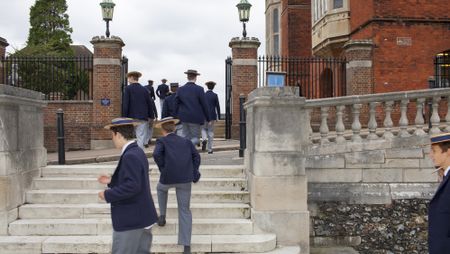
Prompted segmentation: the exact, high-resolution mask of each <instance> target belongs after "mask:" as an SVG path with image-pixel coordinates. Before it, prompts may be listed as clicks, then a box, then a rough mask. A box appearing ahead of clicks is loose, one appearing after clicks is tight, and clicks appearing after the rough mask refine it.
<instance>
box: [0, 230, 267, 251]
mask: <svg viewBox="0 0 450 254" xmlns="http://www.w3.org/2000/svg"><path fill="white" fill-rule="evenodd" d="M111 241H112V237H111V236H50V237H40V236H0V253H2V254H13V253H14V254H41V253H55V254H56V253H73V254H78V253H110V251H111ZM275 247H276V236H275V235H274V234H258V235H213V236H210V235H193V236H192V244H191V250H192V252H193V253H210V252H216V253H217V252H219V253H221V252H234V253H249V252H250V253H264V252H268V251H272V250H274V249H275ZM182 250H183V247H182V246H179V245H177V236H175V235H168V236H162V235H160V236H158V235H157V236H154V238H153V244H152V249H151V251H152V253H180V252H182Z"/></svg>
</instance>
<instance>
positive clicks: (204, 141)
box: [202, 140, 206, 151]
mask: <svg viewBox="0 0 450 254" xmlns="http://www.w3.org/2000/svg"><path fill="white" fill-rule="evenodd" d="M202 151H206V140H203V141H202Z"/></svg>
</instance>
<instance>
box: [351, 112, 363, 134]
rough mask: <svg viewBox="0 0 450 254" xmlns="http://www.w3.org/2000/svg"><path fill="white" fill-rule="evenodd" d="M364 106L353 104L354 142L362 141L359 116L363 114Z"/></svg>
mask: <svg viewBox="0 0 450 254" xmlns="http://www.w3.org/2000/svg"><path fill="white" fill-rule="evenodd" d="M361 108H362V105H361V104H353V107H352V114H353V123H352V131H353V136H352V141H354V142H359V141H361V135H360V133H361V122H360V121H359V114H360V112H361Z"/></svg>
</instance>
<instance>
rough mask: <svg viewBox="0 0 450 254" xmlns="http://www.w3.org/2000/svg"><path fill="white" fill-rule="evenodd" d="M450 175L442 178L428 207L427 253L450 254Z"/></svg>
mask: <svg viewBox="0 0 450 254" xmlns="http://www.w3.org/2000/svg"><path fill="white" fill-rule="evenodd" d="M449 178H450V173H448V174H447V176H445V177H444V180H443V181H442V182H441V184H440V185H439V187H438V189H437V191H436V194H434V196H433V198H432V199H431V201H430V205H429V207H428V251H429V253H430V254H446V253H450V183H449Z"/></svg>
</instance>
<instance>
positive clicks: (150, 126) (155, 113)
mask: <svg viewBox="0 0 450 254" xmlns="http://www.w3.org/2000/svg"><path fill="white" fill-rule="evenodd" d="M144 87H145V88H147V91H148V92H149V96H150V103H151V104H152V109H153V116H154V118H150V119H149V120H148V129H149V131H148V135H147V138H146V139H145V140H144V147H145V148H147V147H148V146H149V145H150V144H151V143H152V137H153V121H154V119H158V111H157V110H156V105H155V89H153V80H149V81H148V85H146V86H144Z"/></svg>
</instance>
